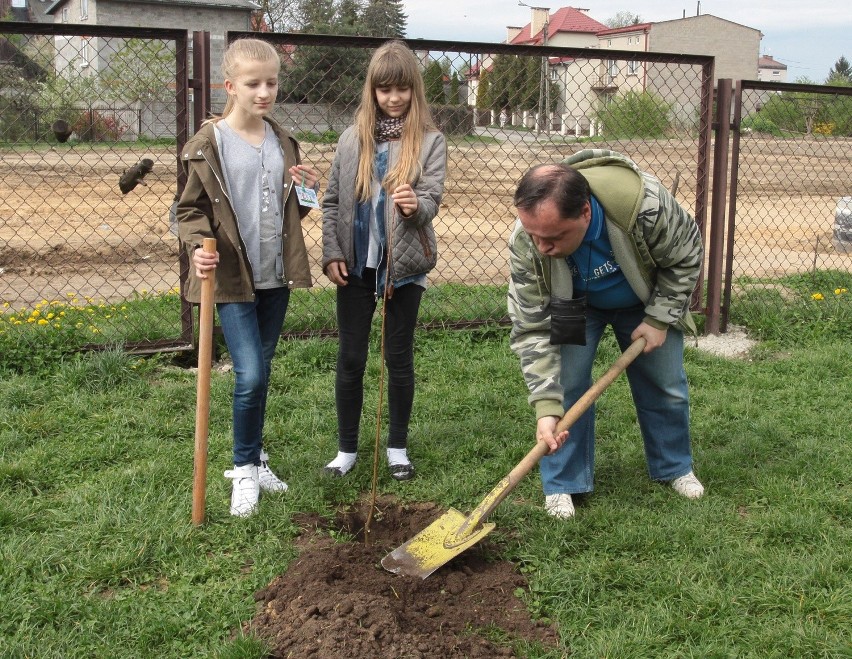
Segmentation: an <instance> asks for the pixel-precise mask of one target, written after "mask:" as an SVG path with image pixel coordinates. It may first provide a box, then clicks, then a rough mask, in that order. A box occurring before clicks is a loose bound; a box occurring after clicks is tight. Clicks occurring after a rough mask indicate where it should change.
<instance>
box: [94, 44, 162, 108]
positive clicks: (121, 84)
mask: <svg viewBox="0 0 852 659" xmlns="http://www.w3.org/2000/svg"><path fill="white" fill-rule="evenodd" d="M174 80H175V54H174V51H173V50H172V48H171V47H170V46H169V45H168V44H167V43H166V42H164V41H158V40H153V39H128V40H127V41H125V42H124V45H123V46H122V47H121V48H120V49H119V50H118V52H116V53H115V55H113V56H112V57H111V58H110V60H109V64H108V65H107V67H106V69H105V70H103V71H102V72H101V73H100V84H101V86H102V88H103V91H104V95H105V96H106V97H107V98H109V99H111V100H114V101H166V100H168V99H172V98H174V89H170V88H169V84H170V83H174Z"/></svg>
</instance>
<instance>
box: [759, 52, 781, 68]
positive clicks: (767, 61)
mask: <svg viewBox="0 0 852 659" xmlns="http://www.w3.org/2000/svg"><path fill="white" fill-rule="evenodd" d="M757 68H758V69H778V70H779V71H786V70H787V65H786V64H782V63H781V62H778V61H776V60H774V59H773V58H772V55H761V56H760V57H758V58H757Z"/></svg>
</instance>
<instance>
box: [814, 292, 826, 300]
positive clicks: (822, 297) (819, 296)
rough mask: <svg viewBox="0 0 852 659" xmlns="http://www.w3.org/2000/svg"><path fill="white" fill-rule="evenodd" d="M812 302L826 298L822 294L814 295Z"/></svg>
mask: <svg viewBox="0 0 852 659" xmlns="http://www.w3.org/2000/svg"><path fill="white" fill-rule="evenodd" d="M811 299H812V300H824V299H825V296H824V295H823V294H822V293H814V294H813V295H811Z"/></svg>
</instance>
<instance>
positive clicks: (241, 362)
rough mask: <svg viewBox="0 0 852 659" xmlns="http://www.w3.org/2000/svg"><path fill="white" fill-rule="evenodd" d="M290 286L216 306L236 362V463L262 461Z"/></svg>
mask: <svg viewBox="0 0 852 659" xmlns="http://www.w3.org/2000/svg"><path fill="white" fill-rule="evenodd" d="M289 301H290V289H289V288H287V287H286V286H284V287H282V288H269V289H263V290H258V291H256V292H255V300H254V302H228V303H219V304H217V305H216V310H217V311H218V312H219V323H220V325H221V326H222V333H223V334H224V335H225V343H227V344H228V352H230V353H231V360H232V361H233V362H234V375H235V379H234V403H233V417H234V418H233V424H234V465H236V466H237V467H241V466H243V465H248V464H256V465H259V464H260V449H261V447H262V444H263V421H264V416H265V415H266V394H267V391H268V390H269V374H270V372H271V371H272V357H273V355H274V354H275V347H276V346H277V345H278V339H279V337H280V335H281V328H282V327H283V326H284V316H285V315H286V313H287V303H288V302H289Z"/></svg>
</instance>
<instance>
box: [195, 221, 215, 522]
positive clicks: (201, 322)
mask: <svg viewBox="0 0 852 659" xmlns="http://www.w3.org/2000/svg"><path fill="white" fill-rule="evenodd" d="M203 249H204V251H205V252H211V253H213V252H215V251H216V239H215V238H205V239H204V242H203ZM215 288H216V270H215V269H214V270H208V271H207V279H202V280H201V309H200V311H199V314H198V383H197V387H196V398H195V456H194V460H193V472H192V523H193V524H194V525H195V526H198V525H199V524H202V523H203V522H204V499H205V495H206V492H207V436H208V430H209V422H210V367H211V364H212V362H213V293H214V291H215Z"/></svg>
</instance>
